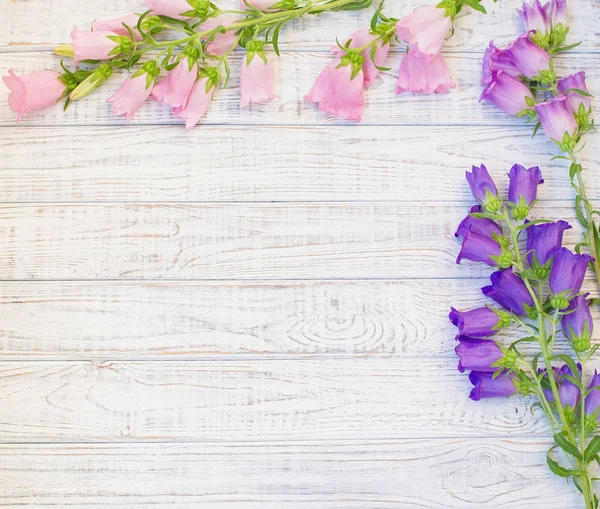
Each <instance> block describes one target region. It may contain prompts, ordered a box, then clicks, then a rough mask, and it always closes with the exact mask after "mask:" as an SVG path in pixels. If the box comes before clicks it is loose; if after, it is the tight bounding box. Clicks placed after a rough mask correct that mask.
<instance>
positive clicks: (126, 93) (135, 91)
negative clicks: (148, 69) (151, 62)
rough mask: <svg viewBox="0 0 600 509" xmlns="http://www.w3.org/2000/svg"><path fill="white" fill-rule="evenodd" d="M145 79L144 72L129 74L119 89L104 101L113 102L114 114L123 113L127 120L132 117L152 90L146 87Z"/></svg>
mask: <svg viewBox="0 0 600 509" xmlns="http://www.w3.org/2000/svg"><path fill="white" fill-rule="evenodd" d="M146 81H147V78H146V75H145V74H142V75H139V76H135V77H133V75H130V76H128V77H127V79H126V80H125V81H124V82H123V83H122V84H121V86H120V87H119V90H117V92H116V93H115V94H114V95H113V96H111V97H110V98H109V99H107V100H106V102H111V103H113V113H114V114H115V115H125V116H126V117H127V120H131V119H132V118H133V114H134V113H135V112H136V111H137V109H138V108H139V107H140V106H141V105H142V104H143V103H144V101H145V100H146V99H148V96H149V95H150V92H152V87H151V86H150V87H147V86H146V85H147V83H146Z"/></svg>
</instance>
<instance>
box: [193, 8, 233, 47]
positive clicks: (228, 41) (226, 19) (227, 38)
mask: <svg viewBox="0 0 600 509" xmlns="http://www.w3.org/2000/svg"><path fill="white" fill-rule="evenodd" d="M236 21H239V18H238V16H236V15H235V14H230V13H226V14H221V15H220V16H217V17H216V18H208V19H207V20H206V21H205V22H204V23H202V25H200V28H199V29H198V30H199V31H200V32H206V31H207V30H214V29H215V28H217V27H218V26H223V27H228V26H230V25H232V24H233V23H235V22H236ZM206 39H209V37H206ZM237 42H238V36H237V35H236V34H235V30H227V31H225V32H219V33H218V34H217V35H216V36H215V37H214V39H213V40H212V41H210V42H209V43H208V44H207V45H206V52H207V53H208V54H209V55H214V56H217V57H220V56H223V55H225V54H227V53H229V52H230V51H231V50H232V49H233V48H234V47H235V46H236V45H237Z"/></svg>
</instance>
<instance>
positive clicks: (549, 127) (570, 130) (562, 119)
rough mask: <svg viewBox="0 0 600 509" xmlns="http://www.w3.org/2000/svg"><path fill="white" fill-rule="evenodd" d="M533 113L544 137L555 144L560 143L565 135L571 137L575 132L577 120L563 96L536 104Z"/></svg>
mask: <svg viewBox="0 0 600 509" xmlns="http://www.w3.org/2000/svg"><path fill="white" fill-rule="evenodd" d="M535 111H537V114H538V117H539V119H540V122H541V124H542V128H543V129H544V133H545V134H546V136H548V138H550V139H551V140H553V141H555V142H557V143H560V142H561V141H562V139H563V137H564V136H565V134H566V135H568V136H571V137H572V136H574V134H575V132H576V131H577V120H576V119H575V115H574V114H573V112H572V111H571V109H570V108H569V105H568V103H567V98H566V97H564V96H561V95H559V96H556V97H553V98H552V99H550V100H549V101H546V102H542V103H539V104H537V105H536V106H535Z"/></svg>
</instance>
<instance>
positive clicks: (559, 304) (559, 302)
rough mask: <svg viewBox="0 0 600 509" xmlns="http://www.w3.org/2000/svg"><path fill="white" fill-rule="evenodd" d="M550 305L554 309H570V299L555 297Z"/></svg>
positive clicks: (560, 296)
mask: <svg viewBox="0 0 600 509" xmlns="http://www.w3.org/2000/svg"><path fill="white" fill-rule="evenodd" d="M550 305H551V306H552V307H553V308H554V309H565V308H567V307H569V299H568V298H567V297H565V296H563V295H553V296H552V298H551V299H550Z"/></svg>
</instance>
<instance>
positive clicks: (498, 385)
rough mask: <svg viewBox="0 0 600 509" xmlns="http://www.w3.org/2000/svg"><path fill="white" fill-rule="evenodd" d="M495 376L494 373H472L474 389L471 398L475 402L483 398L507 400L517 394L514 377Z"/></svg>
mask: <svg viewBox="0 0 600 509" xmlns="http://www.w3.org/2000/svg"><path fill="white" fill-rule="evenodd" d="M493 376H494V374H493V373H485V372H481V371H471V373H470V374H469V381H470V382H471V383H472V384H473V385H474V387H473V389H472V390H471V394H469V398H471V399H472V400H473V401H479V400H480V399H482V398H507V397H508V396H512V395H513V394H514V393H515V392H517V388H516V387H515V384H514V380H515V377H514V376H513V375H508V374H502V375H500V376H498V377H496V378H493Z"/></svg>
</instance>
